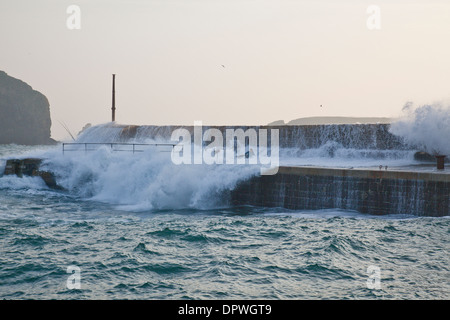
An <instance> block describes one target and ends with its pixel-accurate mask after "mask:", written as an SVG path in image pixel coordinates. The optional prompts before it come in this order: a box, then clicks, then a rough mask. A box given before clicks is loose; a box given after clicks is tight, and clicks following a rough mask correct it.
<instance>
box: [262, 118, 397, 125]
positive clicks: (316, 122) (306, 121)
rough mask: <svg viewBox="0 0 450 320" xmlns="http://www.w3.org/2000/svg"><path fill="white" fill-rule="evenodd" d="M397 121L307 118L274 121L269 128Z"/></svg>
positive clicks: (385, 119)
mask: <svg viewBox="0 0 450 320" xmlns="http://www.w3.org/2000/svg"><path fill="white" fill-rule="evenodd" d="M393 121H395V119H392V118H382V117H306V118H298V119H295V120H291V121H289V122H287V123H286V122H284V120H278V121H273V122H271V123H269V124H267V125H268V126H283V125H323V124H368V123H392V122H393Z"/></svg>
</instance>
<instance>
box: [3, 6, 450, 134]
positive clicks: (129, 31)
mask: <svg viewBox="0 0 450 320" xmlns="http://www.w3.org/2000/svg"><path fill="white" fill-rule="evenodd" d="M72 5H75V6H77V7H78V9H79V15H77V14H76V13H75V12H74V11H71V10H69V11H68V9H70V8H71V6H72ZM373 6H375V8H378V9H379V11H378V12H377V11H373V10H371V9H370V8H373ZM368 9H370V10H368ZM449 17H450V1H447V0H409V1H408V0H390V1H388V0H372V1H366V0H129V1H125V0H70V1H67V0H0V43H1V48H0V70H3V71H5V72H6V73H8V75H10V76H12V77H14V78H18V79H21V80H23V81H25V82H26V83H28V84H29V85H31V86H32V87H33V89H35V90H38V91H40V92H41V93H43V94H44V95H45V96H46V97H47V98H48V100H49V103H50V112H51V118H52V128H51V132H52V137H53V138H54V139H57V140H64V139H67V138H69V137H70V136H69V135H68V133H67V132H66V130H65V129H64V127H63V125H62V124H61V123H63V124H65V125H66V126H67V127H68V128H69V130H70V131H71V132H72V133H73V134H77V133H78V132H79V131H80V130H81V129H82V127H83V126H84V125H85V124H87V123H91V124H93V125H95V124H101V123H106V122H109V121H111V100H112V98H111V86H112V74H116V108H117V110H116V122H117V123H120V124H136V125H142V124H152V125H182V124H184V125H193V124H194V121H202V123H203V124H205V125H264V124H267V123H269V122H272V121H276V120H284V121H286V122H288V121H290V120H293V119H297V118H302V117H313V116H353V117H397V116H398V115H399V114H400V113H401V109H402V107H403V106H404V105H405V103H407V102H408V101H411V102H413V103H415V104H425V103H433V102H435V101H440V100H445V99H447V100H448V99H449V98H450V58H449V57H450V41H449V39H450V19H449ZM320 105H322V107H320Z"/></svg>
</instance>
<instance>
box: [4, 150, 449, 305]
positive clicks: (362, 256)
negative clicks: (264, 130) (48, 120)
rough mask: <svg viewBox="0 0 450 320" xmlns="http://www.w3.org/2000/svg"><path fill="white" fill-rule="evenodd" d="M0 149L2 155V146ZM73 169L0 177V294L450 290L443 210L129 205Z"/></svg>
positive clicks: (425, 294)
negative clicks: (55, 182) (50, 176)
mask: <svg viewBox="0 0 450 320" xmlns="http://www.w3.org/2000/svg"><path fill="white" fill-rule="evenodd" d="M13 149H14V148H13ZM3 150H4V151H3V154H2V157H6V156H7V155H8V154H9V153H10V152H11V151H10V150H9V149H8V150H6V151H5V149H3ZM15 152H17V148H15ZM97 156H99V155H97ZM100 156H102V157H103V159H105V157H107V156H109V155H108V154H106V155H105V154H100ZM85 160H86V159H84V160H82V162H83V163H85ZM91 160H92V159H91ZM80 161H81V160H80ZM71 168H72V171H74V170H75V171H76V170H80V167H79V166H76V165H72V167H71ZM104 169H105V172H107V173H108V172H109V171H108V168H104ZM83 172H85V171H83ZM73 175H74V176H76V177H79V176H80V177H81V178H77V179H78V180H77V179H75V177H74V178H73V179H67V181H68V182H67V184H68V185H70V186H73V189H72V190H71V191H72V192H67V191H55V190H50V189H48V188H47V187H46V186H45V185H44V184H43V183H42V181H40V180H39V179H40V178H27V177H25V178H17V177H7V176H3V177H0V298H2V299H448V298H450V283H449V279H450V268H449V262H450V259H449V240H450V219H448V217H443V218H427V217H415V216H411V215H407V214H392V215H389V216H384V217H375V216H368V215H364V214H360V213H357V212H352V211H343V210H315V211H289V210H286V209H283V208H257V207H227V206H217V205H214V206H211V207H210V208H204V207H205V206H199V207H195V206H193V207H185V208H183V207H181V208H167V207H165V208H150V207H148V208H145V206H144V207H143V206H139V207H138V208H139V210H137V209H134V208H135V207H133V206H130V205H129V203H122V202H114V201H105V198H104V197H99V198H96V197H95V195H97V194H96V193H95V192H97V188H98V185H94V186H93V187H92V190H91V192H90V194H89V195H86V194H84V193H82V192H75V191H76V190H78V189H80V184H79V183H80V182H79V181H83V179H85V174H81V173H77V174H73ZM110 175H111V173H109V176H110ZM147 178H148V177H147ZM95 179H96V180H95V181H96V183H100V182H102V181H103V180H102V177H95ZM119 179H120V177H118V178H117V179H116V180H114V181H119ZM75 180H76V181H77V183H75V182H74V181H75ZM69 182H70V183H69ZM110 182H111V181H110V180H105V183H106V184H107V183H110ZM127 183H129V182H127ZM177 183H179V182H177ZM162 187H164V188H166V189H167V188H168V185H166V184H162ZM100 189H101V190H103V189H102V188H100ZM108 190H111V189H108ZM112 190H115V189H112ZM150 190H153V189H150ZM183 190H186V188H185V189H183ZM195 190H197V189H195V188H193V192H194V195H195V196H199V194H198V193H196V191H195ZM92 193H94V194H92ZM98 194H101V192H100V191H99V193H98ZM123 194H124V195H126V196H130V194H131V193H129V192H127V191H125V190H124V191H123ZM180 196H181V195H180ZM191 196H192V195H191ZM99 199H100V200H102V201H100V200H99ZM131 199H133V200H136V199H139V197H138V198H134V197H131ZM107 200H108V199H107ZM203 201H204V202H205V201H206V202H207V201H210V198H205V199H203ZM196 203H198V202H196ZM78 285H79V287H78Z"/></svg>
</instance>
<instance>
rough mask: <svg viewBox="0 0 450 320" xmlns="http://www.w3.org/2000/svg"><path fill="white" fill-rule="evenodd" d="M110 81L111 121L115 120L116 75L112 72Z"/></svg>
mask: <svg viewBox="0 0 450 320" xmlns="http://www.w3.org/2000/svg"><path fill="white" fill-rule="evenodd" d="M112 76H113V82H112V108H111V110H112V122H114V121H116V75H115V74H113V75H112Z"/></svg>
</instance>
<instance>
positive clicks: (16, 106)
mask: <svg viewBox="0 0 450 320" xmlns="http://www.w3.org/2000/svg"><path fill="white" fill-rule="evenodd" d="M0 115H1V116H0V144H11V143H15V144H22V145H44V144H54V143H56V142H55V140H53V139H52V138H50V127H51V125H52V122H51V119H50V104H49V102H48V99H47V98H46V97H45V96H44V95H43V94H42V93H40V92H38V91H36V90H33V88H32V87H31V86H30V85H28V84H27V83H25V82H23V81H22V80H19V79H16V78H13V77H11V76H9V75H8V74H7V73H6V72H4V71H0Z"/></svg>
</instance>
